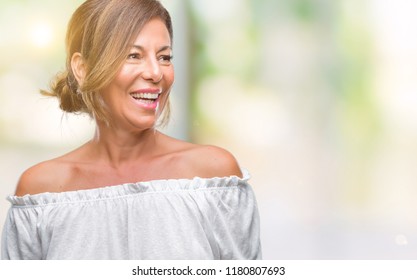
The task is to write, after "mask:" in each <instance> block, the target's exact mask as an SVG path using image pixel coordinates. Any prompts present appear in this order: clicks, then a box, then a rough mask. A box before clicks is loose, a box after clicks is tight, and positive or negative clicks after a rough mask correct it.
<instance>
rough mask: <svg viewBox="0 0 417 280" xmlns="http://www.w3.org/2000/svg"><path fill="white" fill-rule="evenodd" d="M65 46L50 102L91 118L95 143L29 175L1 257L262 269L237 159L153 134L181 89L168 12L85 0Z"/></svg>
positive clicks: (135, 3)
mask: <svg viewBox="0 0 417 280" xmlns="http://www.w3.org/2000/svg"><path fill="white" fill-rule="evenodd" d="M66 45H67V67H66V68H67V69H66V71H65V72H64V73H60V74H58V75H57V76H56V78H55V81H54V82H53V83H52V86H51V90H50V91H49V92H46V91H44V92H43V93H44V94H47V95H50V96H56V97H57V98H58V99H59V101H60V106H61V108H62V109H63V110H64V111H66V112H85V113H88V114H90V115H91V117H92V118H93V119H94V121H95V122H96V131H95V135H94V137H93V139H91V141H89V142H87V143H86V144H84V145H82V146H81V147H79V148H78V149H76V150H74V151H72V152H70V153H68V154H65V155H63V156H61V157H59V158H56V159H52V160H49V161H46V162H42V163H40V164H38V165H35V166H33V167H31V168H29V169H28V170H27V171H25V172H24V173H23V174H22V176H21V178H20V180H19V183H18V186H17V189H16V193H15V196H11V197H9V198H8V199H9V201H10V202H11V203H12V207H11V209H10V211H9V213H8V217H7V220H6V224H5V227H4V232H3V237H2V258H3V259H257V258H260V256H261V252H260V242H259V218H258V212H257V206H256V201H255V197H254V194H253V192H252V190H251V188H250V186H249V185H248V184H247V179H248V175H247V174H242V172H241V169H240V168H239V166H238V164H237V162H236V160H235V159H234V157H233V156H232V155H231V154H230V153H229V152H227V151H225V150H223V149H220V148H217V147H213V146H201V145H195V144H191V143H187V142H183V141H180V140H177V139H173V138H171V137H169V136H167V135H164V134H162V133H160V132H159V131H157V130H156V128H155V127H156V124H157V123H158V121H159V120H160V119H161V120H162V122H165V121H166V119H167V115H168V113H169V108H168V106H169V101H168V100H169V99H168V98H169V93H170V90H171V86H172V84H173V81H174V68H173V65H172V62H171V59H172V54H171V52H172V26H171V19H170V16H169V13H168V12H167V11H166V10H165V8H164V7H162V5H161V4H160V3H159V2H158V1H156V0H122V1H120V0H117V1H116V0H87V1H86V2H85V3H83V4H82V5H81V6H80V7H79V8H78V9H77V10H76V11H75V13H74V15H73V16H72V18H71V21H70V23H69V26H68V31H67V37H66ZM161 112H162V113H161Z"/></svg>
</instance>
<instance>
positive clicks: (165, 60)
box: [159, 55, 173, 64]
mask: <svg viewBox="0 0 417 280" xmlns="http://www.w3.org/2000/svg"><path fill="white" fill-rule="evenodd" d="M172 58H173V57H172V55H162V56H161V57H160V58H159V60H160V61H162V62H163V63H167V64H168V63H171V61H172Z"/></svg>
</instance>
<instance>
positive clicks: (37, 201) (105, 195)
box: [7, 169, 250, 207]
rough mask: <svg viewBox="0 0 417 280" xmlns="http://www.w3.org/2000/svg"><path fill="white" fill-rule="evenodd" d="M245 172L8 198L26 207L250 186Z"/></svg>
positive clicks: (14, 203)
mask: <svg viewBox="0 0 417 280" xmlns="http://www.w3.org/2000/svg"><path fill="white" fill-rule="evenodd" d="M242 174H243V176H242V178H240V177H238V176H229V177H213V178H201V177H194V178H193V179H158V180H150V181H143V182H136V183H125V184H120V185H113V186H105V187H99V188H92V189H81V190H75V191H65V192H44V193H39V194H32V195H31V194H27V195H24V196H15V195H10V196H8V197H7V200H8V201H9V202H10V203H11V204H12V205H13V206H20V207H26V206H46V205H51V204H68V203H77V202H89V201H97V200H106V199H115V198H123V197H127V196H136V195H146V194H151V193H158V192H161V193H167V192H181V191H200V190H214V189H221V188H230V187H233V186H235V187H236V186H243V185H246V184H247V181H248V180H249V179H250V174H249V172H248V171H247V170H246V169H242Z"/></svg>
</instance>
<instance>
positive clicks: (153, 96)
mask: <svg viewBox="0 0 417 280" xmlns="http://www.w3.org/2000/svg"><path fill="white" fill-rule="evenodd" d="M131 95H132V96H133V97H134V98H143V99H157V98H158V95H159V93H132V94H131Z"/></svg>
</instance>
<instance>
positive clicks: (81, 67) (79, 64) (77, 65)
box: [71, 52, 86, 86]
mask: <svg viewBox="0 0 417 280" xmlns="http://www.w3.org/2000/svg"><path fill="white" fill-rule="evenodd" d="M71 69H72V72H73V73H74V76H75V79H77V82H78V84H79V85H80V86H81V85H82V84H83V81H84V78H85V72H86V71H85V63H84V59H83V57H82V55H81V54H80V53H79V52H76V53H74V54H73V55H72V57H71Z"/></svg>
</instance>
